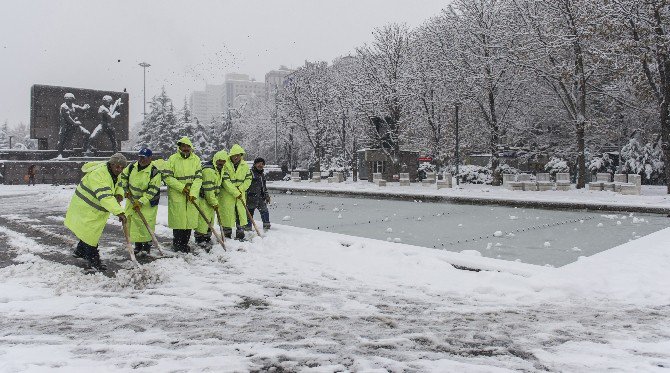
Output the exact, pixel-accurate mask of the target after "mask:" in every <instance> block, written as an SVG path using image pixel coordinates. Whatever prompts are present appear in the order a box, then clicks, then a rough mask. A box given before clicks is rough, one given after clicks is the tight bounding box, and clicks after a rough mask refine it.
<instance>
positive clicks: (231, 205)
mask: <svg viewBox="0 0 670 373" xmlns="http://www.w3.org/2000/svg"><path fill="white" fill-rule="evenodd" d="M236 154H241V155H242V156H243V157H242V159H240V163H239V164H238V166H237V169H235V167H234V166H233V163H232V161H231V162H227V163H226V166H225V167H224V169H223V175H222V176H221V179H222V193H221V194H220V196H219V206H221V207H222V208H221V219H223V224H222V225H223V226H224V227H226V228H233V227H235V223H236V220H237V219H236V217H235V214H236V213H237V218H238V219H239V221H240V225H247V212H246V209H245V204H246V194H247V193H246V191H247V189H249V185H251V170H250V169H249V165H248V164H247V163H246V162H245V161H244V149H242V147H241V146H239V145H237V144H235V145H233V147H232V148H231V149H230V153H229V157H232V156H233V155H236ZM240 194H241V195H242V200H239V199H237V197H238V196H239V195H240Z"/></svg>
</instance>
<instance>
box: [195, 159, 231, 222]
mask: <svg viewBox="0 0 670 373" xmlns="http://www.w3.org/2000/svg"><path fill="white" fill-rule="evenodd" d="M218 160H225V161H226V163H228V152H226V151H225V150H221V151H219V152H217V153H216V154H214V157H213V158H212V165H211V166H210V165H207V166H203V168H202V188H201V189H200V198H198V205H199V206H200V209H202V211H203V212H204V213H205V216H206V217H207V220H209V221H210V222H211V223H212V225H214V226H216V224H214V212H215V211H214V209H213V207H214V206H217V205H218V204H219V194H220V186H221V174H222V172H221V171H219V170H218V169H217V168H216V161H218ZM224 167H225V166H224ZM219 224H221V222H219ZM208 228H209V227H208V226H207V222H205V219H203V218H202V217H199V219H198V228H196V230H195V231H196V232H198V233H203V234H204V233H207V229H208Z"/></svg>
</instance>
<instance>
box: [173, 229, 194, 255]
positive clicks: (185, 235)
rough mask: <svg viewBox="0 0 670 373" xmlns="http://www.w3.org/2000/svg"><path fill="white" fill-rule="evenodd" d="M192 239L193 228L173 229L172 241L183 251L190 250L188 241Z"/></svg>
mask: <svg viewBox="0 0 670 373" xmlns="http://www.w3.org/2000/svg"><path fill="white" fill-rule="evenodd" d="M190 240H191V230H190V229H173V230H172V243H173V244H174V246H175V247H176V248H177V249H179V250H183V251H188V241H190Z"/></svg>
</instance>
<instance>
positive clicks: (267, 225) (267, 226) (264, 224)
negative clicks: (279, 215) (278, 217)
mask: <svg viewBox="0 0 670 373" xmlns="http://www.w3.org/2000/svg"><path fill="white" fill-rule="evenodd" d="M263 230H264V231H269V230H270V223H263Z"/></svg>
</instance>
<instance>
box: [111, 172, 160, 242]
mask: <svg viewBox="0 0 670 373" xmlns="http://www.w3.org/2000/svg"><path fill="white" fill-rule="evenodd" d="M139 168H140V165H139V164H138V163H137V162H135V163H131V164H129V165H128V166H127V167H126V168H124V169H123V172H121V174H120V175H119V180H118V181H117V183H116V194H118V195H122V196H125V195H126V191H129V192H130V194H131V195H132V196H133V199H134V200H135V201H137V202H139V203H140V204H142V207H141V208H140V212H141V213H142V215H144V218H145V219H146V220H147V223H149V228H151V231H152V232H153V231H154V230H155V229H156V215H157V214H158V199H159V197H160V193H161V191H160V187H161V173H160V171H159V170H158V169H157V168H156V167H155V166H154V165H153V164H149V165H148V166H147V167H145V168H143V169H142V170H140V169H139ZM125 212H126V217H128V230H129V231H130V241H132V242H149V241H151V233H149V231H148V230H147V228H146V227H145V226H144V223H143V222H142V220H141V219H140V217H139V215H138V214H137V212H135V210H134V209H133V204H132V203H131V202H130V199H126V209H125Z"/></svg>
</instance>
